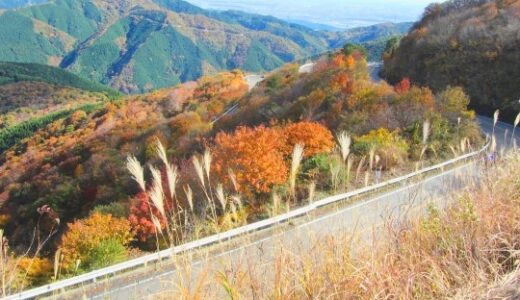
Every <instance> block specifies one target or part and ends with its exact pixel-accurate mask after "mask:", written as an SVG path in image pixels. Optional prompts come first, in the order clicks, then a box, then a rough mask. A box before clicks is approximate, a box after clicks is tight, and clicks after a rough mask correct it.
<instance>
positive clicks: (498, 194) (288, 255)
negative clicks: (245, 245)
mask: <svg viewBox="0 0 520 300" xmlns="http://www.w3.org/2000/svg"><path fill="white" fill-rule="evenodd" d="M447 197H450V198H451V199H452V200H451V204H450V205H449V206H448V207H447V208H446V209H445V208H444V207H443V208H442V209H441V208H439V207H437V206H436V205H435V202H432V204H431V205H430V206H429V208H428V212H427V214H426V215H423V214H420V215H417V214H412V213H410V214H408V215H403V216H395V218H393V219H388V220H385V223H384V226H382V227H379V228H374V229H373V231H370V230H368V231H364V232H357V231H355V232H352V233H348V234H343V235H339V236H338V235H334V236H315V235H313V234H312V232H309V234H308V236H309V239H310V240H309V241H308V243H304V244H305V245H312V246H311V247H308V246H307V247H305V246H302V247H299V246H297V245H296V246H295V245H292V246H291V247H289V246H287V248H284V247H283V246H280V249H279V251H276V253H277V254H276V256H275V258H274V259H273V260H272V261H273V262H272V266H271V265H269V266H266V265H258V263H257V260H256V259H255V258H252V259H251V258H250V259H248V257H249V256H245V257H244V259H241V258H238V259H237V261H236V263H234V264H233V265H220V264H216V265H210V264H208V265H207V266H203V267H201V268H200V269H197V270H194V269H191V268H190V267H189V266H188V267H185V266H184V265H183V263H182V259H181V260H180V262H179V269H180V271H179V272H178V273H180V274H178V278H177V276H175V278H172V280H175V284H172V285H171V288H170V289H168V290H165V291H163V292H161V293H159V294H157V295H152V296H151V298H152V299H171V298H176V299H186V300H187V299H387V298H392V299H448V298H449V299H516V298H518V297H519V296H520V294H519V292H518V286H517V283H518V278H519V277H520V271H519V269H518V253H519V251H520V240H519V235H518V228H519V227H520V155H519V153H518V152H514V153H511V154H508V155H507V156H506V157H504V158H503V159H502V160H501V161H500V162H499V163H498V164H497V165H496V166H494V167H490V168H489V169H487V170H486V172H485V173H484V175H483V177H482V179H481V180H480V181H479V182H475V183H474V185H470V187H469V188H468V189H467V190H465V191H464V192H461V193H459V194H456V195H451V196H450V195H447ZM367 235H369V236H371V237H372V238H369V239H367V238H366V236H367ZM188 265H189V263H188ZM203 265H204V263H203Z"/></svg>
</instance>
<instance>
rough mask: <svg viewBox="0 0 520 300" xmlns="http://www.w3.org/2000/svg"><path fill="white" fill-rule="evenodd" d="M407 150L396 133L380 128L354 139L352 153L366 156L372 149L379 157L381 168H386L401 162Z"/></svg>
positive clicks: (405, 143)
mask: <svg viewBox="0 0 520 300" xmlns="http://www.w3.org/2000/svg"><path fill="white" fill-rule="evenodd" d="M408 148H409V146H408V143H407V142H406V141H405V140H404V139H403V138H401V137H400V136H399V134H398V133H397V132H390V131H389V130H388V129H386V128H380V129H378V130H372V131H370V132H369V133H367V134H366V135H363V136H360V137H358V138H357V139H355V141H354V145H353V146H352V151H353V152H354V153H356V154H358V155H368V154H369V152H370V151H371V150H372V149H374V150H375V151H376V153H377V154H378V155H379V156H380V157H381V163H382V165H383V167H384V168H388V167H391V166H394V165H396V164H399V163H401V162H403V160H405V159H406V157H407V155H408Z"/></svg>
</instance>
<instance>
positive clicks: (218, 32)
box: [0, 0, 408, 93]
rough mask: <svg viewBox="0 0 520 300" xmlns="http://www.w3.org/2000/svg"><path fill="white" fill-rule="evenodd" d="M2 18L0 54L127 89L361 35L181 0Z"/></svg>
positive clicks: (262, 63) (47, 7) (59, 5)
mask: <svg viewBox="0 0 520 300" xmlns="http://www.w3.org/2000/svg"><path fill="white" fill-rule="evenodd" d="M0 24H2V26H0V38H1V39H2V40H3V41H5V42H4V43H3V44H2V45H0V60H4V61H14V62H36V63H43V64H49V65H53V66H61V67H63V68H64V69H66V70H69V71H71V72H73V73H75V74H77V75H80V76H82V77H85V78H87V79H89V80H92V81H97V82H100V83H103V84H107V85H110V86H112V87H113V88H116V89H118V90H120V91H123V92H126V93H135V92H143V91H149V90H152V89H157V88H163V87H168V86H172V85H175V84H178V83H180V82H185V81H190V80H195V79H197V78H199V77H201V76H203V75H208V74H214V73H216V72H219V71H225V70H232V69H235V68H240V69H243V70H245V71H250V72H264V71H270V70H273V69H275V68H277V67H280V66H281V65H283V64H285V63H287V62H290V61H293V60H296V59H302V58H305V57H310V56H314V55H317V54H319V53H322V52H325V51H327V50H330V49H332V48H339V47H341V46H343V44H345V43H346V42H348V41H350V40H355V39H356V37H357V35H363V32H362V30H361V32H358V33H356V32H351V31H347V32H323V31H315V30H312V29H310V28H307V27H304V26H301V25H297V24H291V23H288V22H286V21H283V20H279V19H276V18H274V17H269V16H261V15H254V14H248V13H243V12H238V11H214V10H205V9H202V8H200V7H197V6H195V5H192V4H190V3H188V2H185V1H181V0H130V1H115V2H113V1H103V0H92V1H91V0H54V1H50V2H48V3H44V4H38V5H32V6H28V7H23V8H19V9H15V10H13V9H11V10H5V11H4V12H3V14H1V15H0ZM404 26H405V27H406V26H408V25H404ZM370 30H375V31H374V32H370ZM367 31H368V36H369V35H372V36H370V37H369V38H371V39H374V38H379V37H384V36H389V35H393V34H401V33H404V32H403V27H402V25H394V26H388V28H383V27H381V28H377V27H372V29H367ZM20 37H23V38H20Z"/></svg>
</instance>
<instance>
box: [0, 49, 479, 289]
mask: <svg viewBox="0 0 520 300" xmlns="http://www.w3.org/2000/svg"><path fill="white" fill-rule="evenodd" d="M125 100H126V101H117V102H110V103H107V104H105V105H103V106H102V107H99V108H95V109H93V110H81V109H80V110H78V111H76V112H74V113H73V114H72V115H70V116H68V117H65V118H60V119H58V120H56V121H53V122H51V123H50V124H48V125H46V126H44V127H43V128H42V129H40V130H38V131H36V132H35V133H34V134H33V135H32V136H30V137H28V138H26V139H24V140H22V141H21V142H19V143H17V144H16V145H15V146H14V147H11V148H9V149H8V150H7V151H5V152H4V153H3V154H2V159H3V161H4V164H3V165H2V167H1V169H2V171H3V173H2V175H1V176H0V187H1V189H2V190H1V191H2V193H0V197H1V198H2V203H3V206H2V214H1V221H2V227H3V228H4V234H5V236H6V237H7V240H8V243H9V245H11V248H9V251H8V252H6V253H9V257H11V256H13V259H14V260H15V261H16V260H20V259H26V260H29V261H31V259H34V261H35V262H40V263H41V265H42V267H41V268H39V269H34V270H33V269H30V268H32V266H33V265H29V266H25V265H22V264H20V263H18V264H17V267H16V268H12V270H18V271H20V272H21V274H22V275H16V276H15V277H13V278H19V276H21V278H23V280H22V281H21V282H22V285H20V284H17V285H15V284H11V285H9V286H10V288H12V289H13V290H16V289H20V288H21V287H27V286H31V285H37V284H40V283H41V282H45V281H47V282H49V281H53V280H57V279H60V278H66V277H70V276H74V275H77V274H80V273H82V272H86V271H88V270H92V269H94V268H99V267H102V266H106V265H110V264H113V263H116V262H118V261H121V260H122V259H126V258H130V257H135V256H138V255H141V254H142V253H143V252H149V251H156V250H158V249H164V248H165V247H169V246H172V245H178V244H180V243H183V242H186V241H190V240H193V239H197V238H200V237H204V236H207V235H210V234H213V233H216V232H222V231H225V230H228V229H231V228H235V227H237V226H241V225H244V224H248V223H251V222H255V221H257V220H261V219H265V218H267V217H269V216H273V215H277V214H280V213H283V212H286V211H287V210H289V209H292V208H294V207H298V206H301V205H305V204H307V203H309V202H312V201H315V200H317V199H318V198H319V197H322V196H325V195H330V194H334V193H338V192H342V191H349V190H353V189H357V188H359V187H363V186H367V185H369V184H373V183H374V182H378V181H382V180H385V179H388V178H391V177H394V176H398V175H400V174H404V173H406V172H411V171H414V170H416V169H417V168H420V167H422V166H426V165H429V164H432V163H435V162H438V161H442V160H445V159H447V158H452V157H454V156H457V155H460V154H463V153H466V152H468V151H471V150H472V149H477V148H478V147H480V146H481V145H482V142H483V137H482V135H481V132H480V130H479V127H478V125H477V123H476V122H475V116H474V113H473V112H472V111H469V110H468V109H467V105H468V103H469V99H468V97H467V96H466V95H465V94H464V92H463V91H462V90H461V89H459V88H448V89H447V90H445V91H443V92H442V93H438V94H433V93H432V92H431V91H430V90H429V89H427V88H422V87H417V86H413V85H411V84H410V83H409V81H408V80H407V79H404V80H402V81H401V82H400V83H399V84H397V85H395V86H390V85H388V84H386V83H384V82H381V83H374V82H372V81H371V80H370V78H369V75H368V70H367V61H366V59H365V57H364V55H363V52H362V49H361V48H359V47H356V46H352V45H349V46H348V47H345V49H343V50H342V51H339V52H337V53H334V54H331V55H327V56H324V57H322V58H320V59H319V60H318V61H317V63H316V65H315V67H314V70H313V72H312V73H309V74H305V73H304V74H300V73H299V72H298V67H297V66H296V65H287V66H285V67H284V68H282V69H280V70H278V71H276V72H273V73H272V74H269V75H268V76H267V78H266V80H265V81H264V82H262V83H260V84H259V86H258V87H256V88H255V89H253V90H252V91H250V92H248V86H247V85H246V83H245V80H244V76H243V74H242V73H241V72H239V71H234V72H230V73H221V74H219V75H217V76H213V77H203V78H202V79H200V80H199V81H198V82H193V83H186V84H183V85H179V86H177V87H174V88H169V89H164V90H158V91H155V92H153V93H150V94H145V95H138V96H132V97H129V98H127V99H125ZM26 178H31V180H30V181H27V180H25V179H26ZM42 208H44V209H43V210H42ZM56 220H59V223H58V222H57V221H56ZM34 228H36V231H35V233H34V235H33V236H32V237H28V236H27V234H26V233H27V232H28V231H31V230H33V229H34ZM81 232H84V233H85V234H80V233H81ZM89 232H92V233H95V232H103V233H104V234H103V235H95V234H92V235H90V234H88V233H89ZM123 233H130V235H129V236H128V235H126V234H123ZM43 236H49V238H48V239H43V238H42V237H43ZM78 238H80V240H78ZM43 241H44V243H43ZM27 249H28V250H27ZM14 257H16V258H14ZM24 266H25V267H24ZM43 266H45V268H43ZM48 266H53V268H52V272H50V269H49V268H48ZM38 270H39V271H38ZM29 271H30V272H29ZM31 272H32V273H31ZM29 273H31V274H34V275H33V276H32V277H30V276H29V275H28V274H29ZM24 274H26V275H24ZM31 278H35V279H34V280H33V279H31ZM42 278H46V279H45V280H43V279H42ZM10 282H11V283H14V281H13V280H11V281H10Z"/></svg>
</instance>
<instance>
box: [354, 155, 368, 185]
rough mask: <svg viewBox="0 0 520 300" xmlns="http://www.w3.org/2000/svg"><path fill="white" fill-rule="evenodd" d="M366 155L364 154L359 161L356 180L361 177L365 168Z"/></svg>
mask: <svg viewBox="0 0 520 300" xmlns="http://www.w3.org/2000/svg"><path fill="white" fill-rule="evenodd" d="M366 158H367V157H366V156H363V157H362V158H361V160H360V161H359V164H358V167H357V169H356V181H357V180H358V178H359V174H361V169H362V168H363V165H364V164H365V160H366Z"/></svg>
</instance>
